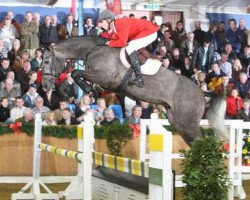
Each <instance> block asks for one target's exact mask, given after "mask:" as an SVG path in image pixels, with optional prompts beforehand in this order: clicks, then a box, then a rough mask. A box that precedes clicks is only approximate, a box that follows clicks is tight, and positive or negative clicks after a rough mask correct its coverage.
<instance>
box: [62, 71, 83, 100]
mask: <svg viewBox="0 0 250 200" xmlns="http://www.w3.org/2000/svg"><path fill="white" fill-rule="evenodd" d="M57 93H58V96H59V97H60V98H61V99H67V100H69V98H71V97H74V98H77V93H78V86H77V84H76V83H75V82H74V80H73V79H72V77H71V72H68V73H67V79H66V80H65V81H64V82H62V83H61V84H60V85H59V86H58V92H57Z"/></svg>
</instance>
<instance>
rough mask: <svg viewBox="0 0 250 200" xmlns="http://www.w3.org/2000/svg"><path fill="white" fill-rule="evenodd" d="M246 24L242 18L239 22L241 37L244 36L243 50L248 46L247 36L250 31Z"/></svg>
mask: <svg viewBox="0 0 250 200" xmlns="http://www.w3.org/2000/svg"><path fill="white" fill-rule="evenodd" d="M245 24H246V22H245V19H244V18H240V20H239V27H238V29H239V31H240V32H241V35H242V36H243V39H242V42H241V48H242V49H243V48H244V47H245V46H246V45H247V35H248V30H247V28H246V25H245Z"/></svg>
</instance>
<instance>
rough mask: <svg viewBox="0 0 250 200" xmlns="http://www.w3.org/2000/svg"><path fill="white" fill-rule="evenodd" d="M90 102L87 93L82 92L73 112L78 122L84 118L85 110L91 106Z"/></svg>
mask: <svg viewBox="0 0 250 200" xmlns="http://www.w3.org/2000/svg"><path fill="white" fill-rule="evenodd" d="M90 102H91V99H90V97H89V95H88V94H84V95H83V96H82V97H81V98H80V102H79V105H78V106H77V108H76V112H75V117H76V120H77V121H78V122H81V121H83V120H84V114H85V112H86V110H87V109H90V108H91V107H90Z"/></svg>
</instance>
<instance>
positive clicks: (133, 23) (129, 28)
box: [109, 18, 159, 47]
mask: <svg viewBox="0 0 250 200" xmlns="http://www.w3.org/2000/svg"><path fill="white" fill-rule="evenodd" d="M158 30H159V27H158V26H157V25H156V24H153V23H152V22H150V21H146V20H143V19H136V18H121V19H117V20H115V31H116V33H117V36H118V37H117V38H116V39H115V40H114V38H111V40H110V41H109V46H110V47H124V46H126V45H127V43H128V42H130V41H131V40H135V39H139V38H143V37H146V36H148V35H151V34H153V33H155V32H157V31H158Z"/></svg>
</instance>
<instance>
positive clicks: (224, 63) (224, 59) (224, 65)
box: [219, 51, 232, 79]
mask: <svg viewBox="0 0 250 200" xmlns="http://www.w3.org/2000/svg"><path fill="white" fill-rule="evenodd" d="M219 63H220V69H221V70H222V71H223V72H224V73H225V74H226V75H227V76H228V78H229V79H232V64H231V63H230V62H228V55H227V53H226V52H225V51H223V52H222V53H221V60H220V62H219Z"/></svg>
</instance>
